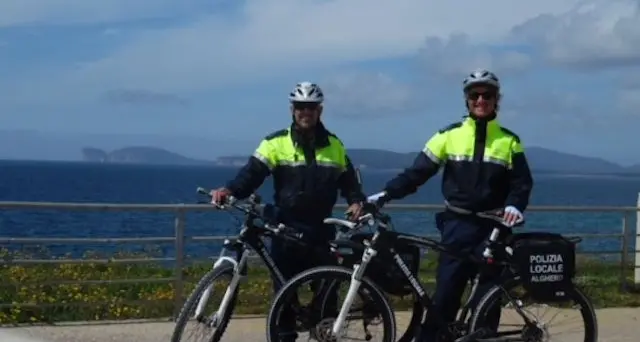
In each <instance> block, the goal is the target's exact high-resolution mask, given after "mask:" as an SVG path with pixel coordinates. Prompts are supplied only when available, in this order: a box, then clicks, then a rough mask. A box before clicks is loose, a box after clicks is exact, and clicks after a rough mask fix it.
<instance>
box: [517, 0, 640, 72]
mask: <svg viewBox="0 0 640 342" xmlns="http://www.w3.org/2000/svg"><path fill="white" fill-rule="evenodd" d="M512 35H513V37H512V39H514V40H516V41H519V42H526V43H528V44H530V45H534V46H537V47H539V48H540V49H541V50H542V51H543V52H544V55H543V56H544V57H545V58H546V59H547V60H548V61H550V62H552V63H556V64H561V65H563V66H570V67H579V68H587V69H588V68H608V67H614V66H629V65H640V2H638V1H637V0H589V1H581V2H580V3H579V4H578V5H577V6H575V7H573V8H572V9H571V10H569V11H566V12H564V13H560V14H543V15H540V16H538V17H536V18H533V19H530V20H528V21H526V22H525V23H523V24H521V25H518V26H517V27H515V28H514V29H513V30H512Z"/></svg>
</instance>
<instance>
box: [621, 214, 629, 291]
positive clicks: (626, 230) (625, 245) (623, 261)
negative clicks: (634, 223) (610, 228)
mask: <svg viewBox="0 0 640 342" xmlns="http://www.w3.org/2000/svg"><path fill="white" fill-rule="evenodd" d="M627 222H628V220H627V213H624V214H623V215H622V241H621V244H622V247H621V249H622V252H621V254H620V290H621V291H626V289H627V277H626V274H627V264H628V263H629V261H628V260H627V259H628V257H629V239H628V234H629V227H628V226H627Z"/></svg>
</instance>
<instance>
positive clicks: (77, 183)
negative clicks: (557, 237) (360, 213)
mask: <svg viewBox="0 0 640 342" xmlns="http://www.w3.org/2000/svg"><path fill="white" fill-rule="evenodd" d="M236 172H237V169H236V168H222V167H204V166H151V165H124V164H92V163H82V162H36V161H0V201H34V202H83V203H88V202H97V203H147V204H180V203H186V204H194V203H197V202H198V201H200V200H203V198H202V197H201V196H198V195H197V194H196V188H197V187H205V188H215V187H218V186H221V185H223V184H224V183H225V182H226V181H227V180H228V179H230V178H231V177H233V176H234V174H235V173H236ZM395 174H396V171H369V170H366V169H365V170H363V171H362V181H363V186H364V189H365V191H366V193H368V194H371V193H375V192H378V191H380V189H381V188H382V186H383V185H384V184H385V182H386V181H387V180H389V179H390V178H391V177H393V176H394V175H395ZM534 181H535V185H534V190H533V194H532V199H531V205H533V206H536V205H544V206H635V205H636V202H637V198H638V192H639V191H640V175H638V176H584V175H582V176H581V175H551V174H534ZM258 193H259V194H260V195H261V196H262V197H263V199H264V200H265V201H270V200H271V197H272V182H271V180H270V179H267V180H266V181H265V183H264V184H263V185H262V187H261V188H260V189H259V190H258ZM340 202H342V200H341V201H340ZM396 203H423V204H442V195H441V191H440V178H439V177H438V176H436V177H435V178H433V179H432V180H430V181H429V182H427V183H426V184H425V185H423V186H422V187H421V188H420V190H419V191H418V192H417V193H416V194H413V195H411V196H408V197H407V198H405V199H403V200H401V201H397V202H396ZM335 214H336V215H339V217H342V212H341V210H336V212H335ZM623 216H624V215H623V214H620V213H614V212H536V211H529V212H527V213H526V219H527V223H526V225H525V226H524V227H522V228H519V229H522V230H527V231H552V232H560V233H565V234H573V235H582V234H619V233H621V231H622V220H623ZM392 217H393V220H394V222H395V227H396V229H397V230H400V231H406V232H411V233H415V234H424V235H433V234H436V233H437V231H436V230H435V227H434V212H430V211H393V212H392ZM239 218H240V215H239V214H238V213H235V214H234V213H232V212H220V211H218V212H216V211H200V212H190V213H188V214H187V215H186V225H185V235H186V237H187V245H186V254H187V255H188V258H189V259H205V258H209V257H215V256H217V255H218V253H219V251H220V243H219V242H211V241H209V242H196V241H191V240H190V239H189V238H190V237H194V236H234V235H235V234H237V232H238V223H237V222H238V221H237V219H239ZM174 219H175V215H174V213H172V212H164V213H158V212H143V211H119V212H116V211H86V210H68V209H64V210H57V209H55V210H54V209H37V210H36V209H29V210H26V209H15V208H4V207H2V206H1V205H0V247H4V248H9V249H11V250H19V251H22V252H23V253H26V254H30V255H32V256H34V257H38V258H41V257H43V256H42V255H40V254H42V253H45V254H46V255H47V257H60V256H62V255H72V256H75V257H79V256H80V255H82V254H86V253H92V254H94V255H99V256H104V257H112V256H113V255H114V253H117V252H122V251H125V252H129V253H146V254H148V255H153V256H156V257H174V256H175V249H174V246H173V244H172V243H161V244H131V243H113V244H98V243H96V244H91V245H86V244H70V243H63V244H60V243H59V244H32V243H29V244H27V243H20V244H18V243H15V242H11V241H10V238H89V237H91V238H131V237H172V236H174ZM627 220H628V225H629V227H630V228H631V229H630V231H629V238H630V240H631V244H630V251H632V250H635V243H634V240H635V239H631V238H632V237H635V222H636V215H635V213H633V214H631V215H628V217H627ZM579 250H580V251H583V252H584V251H597V252H611V254H610V255H609V257H613V258H619V255H620V254H619V253H620V252H619V251H620V250H621V239H620V238H619V237H610V238H605V237H595V238H587V237H586V236H585V238H584V241H583V242H582V243H581V244H580V246H579ZM604 255H606V254H602V255H601V256H604Z"/></svg>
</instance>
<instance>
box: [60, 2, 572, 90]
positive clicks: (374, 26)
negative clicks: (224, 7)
mask: <svg viewBox="0 0 640 342" xmlns="http://www.w3.org/2000/svg"><path fill="white" fill-rule="evenodd" d="M145 3H146V2H145ZM573 3H575V0H542V1H537V2H535V4H533V3H520V2H518V3H517V4H516V3H515V2H514V1H511V0H496V1H493V2H492V3H491V4H487V3H476V2H469V1H464V0H451V1H447V2H441V1H423V0H398V1H385V0H349V1H345V0H332V1H313V0H302V1H301V0H247V1H244V2H241V3H240V4H241V5H240V6H242V7H241V8H239V9H238V10H237V15H234V16H231V17H227V16H226V15H225V14H224V13H212V14H205V15H201V16H198V17H197V19H196V20H193V21H192V22H191V24H189V25H180V26H178V27H170V28H166V29H153V30H146V31H141V32H138V33H137V34H135V35H133V36H132V37H131V39H130V42H129V43H128V44H125V45H123V46H121V47H120V48H119V49H117V50H116V51H114V52H113V53H111V54H110V55H108V56H105V57H104V58H101V59H98V60H95V61H93V62H91V63H87V64H85V65H83V66H82V67H81V68H79V70H77V71H76V72H75V73H73V74H72V75H71V76H69V78H70V79H71V81H70V82H73V83H100V84H105V85H108V86H110V87H116V86H118V85H120V84H128V85H131V86H132V87H135V88H141V89H151V90H154V91H163V92H176V91H193V90H198V89H207V88H212V87H221V86H229V85H234V84H241V83H244V82H257V81H260V80H264V79H268V78H269V77H274V76H277V75H280V74H282V72H289V73H295V72H303V71H304V70H306V69H308V68H309V66H312V67H314V68H321V67H333V66H336V65H345V63H350V62H362V61H367V60H377V59H384V58H396V57H406V56H410V55H413V54H415V51H416V49H417V48H418V47H419V46H420V44H421V43H422V42H423V41H424V38H425V37H427V36H429V37H448V36H449V35H451V34H454V33H456V32H462V33H465V34H467V35H468V36H469V37H470V38H471V39H473V40H474V41H476V42H491V41H496V40H499V39H500V38H501V37H502V36H503V35H504V34H505V32H508V30H509V29H510V28H511V27H513V26H514V25H516V24H519V23H522V22H523V21H524V20H526V19H528V18H532V17H534V16H536V15H538V14H541V13H561V12H562V11H564V10H566V9H568V8H570V7H571V6H572V4H573ZM462 7H464V8H465V10H464V11H460V8H462ZM496 11H500V12H501V13H508V15H495V13H496ZM309 13H313V15H312V16H310V15H309ZM450 18H455V20H451V19H450ZM478 27H482V28H483V29H482V30H478Z"/></svg>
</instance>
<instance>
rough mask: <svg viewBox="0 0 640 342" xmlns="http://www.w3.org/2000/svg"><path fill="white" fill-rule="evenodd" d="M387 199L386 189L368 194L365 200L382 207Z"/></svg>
mask: <svg viewBox="0 0 640 342" xmlns="http://www.w3.org/2000/svg"><path fill="white" fill-rule="evenodd" d="M388 201H389V196H388V195H387V192H386V191H381V192H378V193H377V194H373V195H369V197H367V202H368V203H371V204H373V205H375V206H376V207H378V208H382V206H384V204H385V203H387V202H388Z"/></svg>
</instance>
